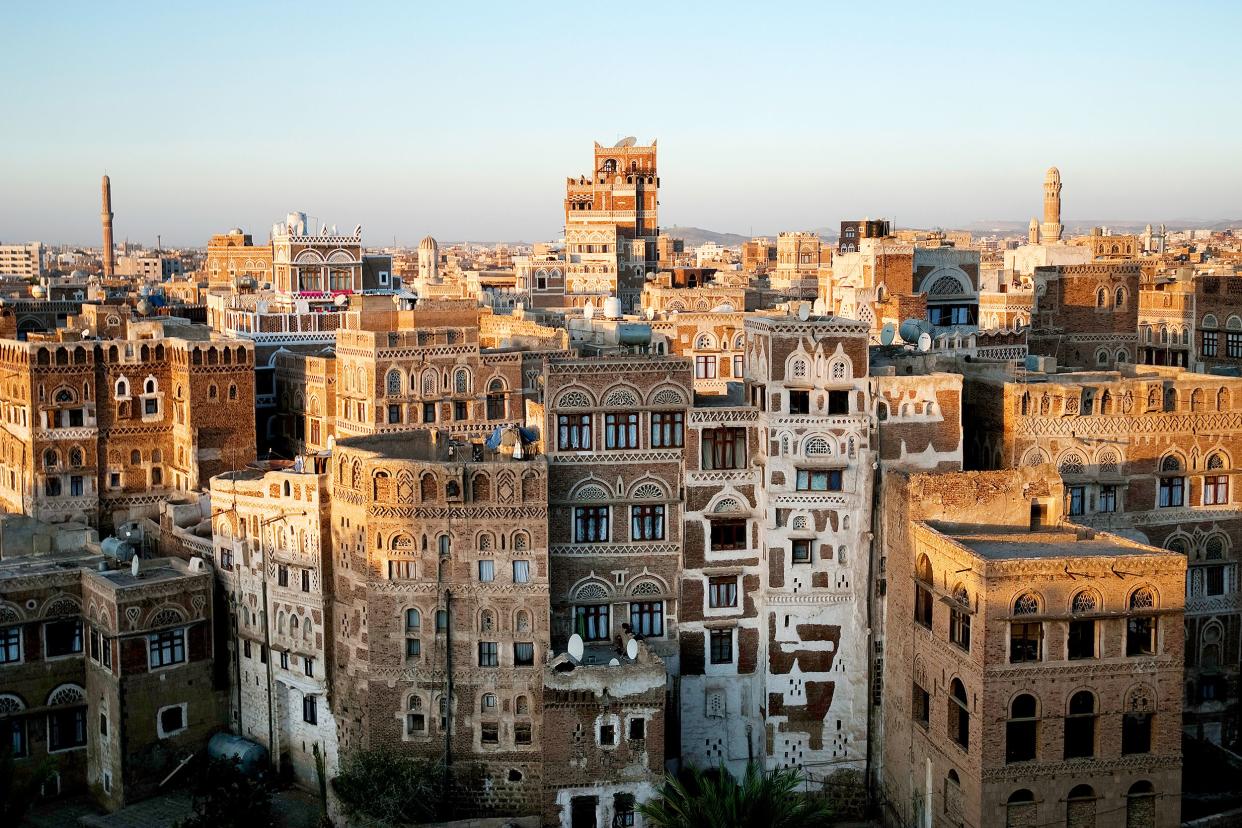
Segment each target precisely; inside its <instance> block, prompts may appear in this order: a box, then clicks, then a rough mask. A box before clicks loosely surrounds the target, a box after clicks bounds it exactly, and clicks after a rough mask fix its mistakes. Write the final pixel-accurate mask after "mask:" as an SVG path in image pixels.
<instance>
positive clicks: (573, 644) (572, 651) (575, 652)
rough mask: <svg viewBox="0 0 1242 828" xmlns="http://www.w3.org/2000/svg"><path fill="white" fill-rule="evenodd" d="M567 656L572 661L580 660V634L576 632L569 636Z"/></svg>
mask: <svg viewBox="0 0 1242 828" xmlns="http://www.w3.org/2000/svg"><path fill="white" fill-rule="evenodd" d="M569 657H570V658H572V659H573V660H574V661H581V660H582V636H580V635H578V634H577V633H574V634H573V635H571V636H570V637H569Z"/></svg>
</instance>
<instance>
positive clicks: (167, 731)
mask: <svg viewBox="0 0 1242 828" xmlns="http://www.w3.org/2000/svg"><path fill="white" fill-rule="evenodd" d="M188 712H189V705H188V704H187V703H186V702H181V703H180V704H170V705H167V706H165V707H161V708H160V709H159V710H158V711H157V712H156V714H155V733H156V735H158V736H159V737H160V738H161V739H167V738H168V737H169V736H176V735H177V734H178V733H181V732H182V731H184V730H185V729H186V728H187V727H189V717H188V716H187V713H188Z"/></svg>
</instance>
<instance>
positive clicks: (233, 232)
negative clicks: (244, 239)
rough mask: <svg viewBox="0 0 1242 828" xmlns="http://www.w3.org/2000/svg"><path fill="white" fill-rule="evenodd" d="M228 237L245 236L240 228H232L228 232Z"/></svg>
mask: <svg viewBox="0 0 1242 828" xmlns="http://www.w3.org/2000/svg"><path fill="white" fill-rule="evenodd" d="M229 235H230V236H244V235H246V234H245V233H244V232H243V231H242V229H241V228H240V227H234V228H233V229H232V230H230V231H229Z"/></svg>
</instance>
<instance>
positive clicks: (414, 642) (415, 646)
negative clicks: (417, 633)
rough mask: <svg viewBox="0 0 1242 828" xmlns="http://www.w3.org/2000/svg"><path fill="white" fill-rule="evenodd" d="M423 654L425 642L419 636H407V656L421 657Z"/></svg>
mask: <svg viewBox="0 0 1242 828" xmlns="http://www.w3.org/2000/svg"><path fill="white" fill-rule="evenodd" d="M422 655H423V642H422V640H421V639H418V638H407V639H406V640H405V657H406V658H421V657H422Z"/></svg>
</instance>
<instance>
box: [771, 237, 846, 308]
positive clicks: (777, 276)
mask: <svg viewBox="0 0 1242 828" xmlns="http://www.w3.org/2000/svg"><path fill="white" fill-rule="evenodd" d="M831 264H832V248H831V247H829V246H827V245H825V244H824V242H823V239H821V238H820V237H819V236H817V235H816V234H815V233H809V232H808V233H801V232H799V233H781V234H780V235H779V236H777V237H776V267H775V268H773V269H772V270H771V271H770V272H769V274H768V279H769V281H770V283H771V285H772V289H773V290H774V291H777V292H778V293H780V294H782V295H784V296H787V297H789V298H792V299H814V298H815V296H816V295H817V294H818V292H819V284H820V270H821V268H822V269H825V270H826V269H827V268H828V267H829V265H831Z"/></svg>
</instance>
